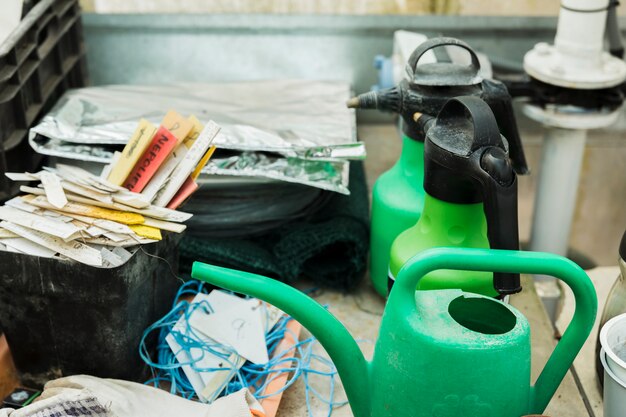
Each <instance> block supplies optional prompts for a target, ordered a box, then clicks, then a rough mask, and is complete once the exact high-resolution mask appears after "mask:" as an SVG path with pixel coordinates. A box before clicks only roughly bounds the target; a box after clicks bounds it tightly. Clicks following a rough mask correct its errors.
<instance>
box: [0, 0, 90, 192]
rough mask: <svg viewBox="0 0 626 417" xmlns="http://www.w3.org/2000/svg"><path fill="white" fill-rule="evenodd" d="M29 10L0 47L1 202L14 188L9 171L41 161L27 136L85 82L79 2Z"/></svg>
mask: <svg viewBox="0 0 626 417" xmlns="http://www.w3.org/2000/svg"><path fill="white" fill-rule="evenodd" d="M27 7H28V8H30V10H29V11H28V12H27V13H26V15H25V16H24V18H23V19H22V21H21V23H20V24H19V26H18V27H17V28H16V29H15V30H14V31H13V32H12V33H11V35H10V36H9V38H8V39H7V40H6V41H5V42H4V43H3V44H0V201H2V200H5V199H7V198H10V197H12V196H13V195H14V194H16V193H17V191H18V190H17V189H16V188H15V186H14V185H13V184H11V183H10V182H9V181H8V180H7V178H6V177H5V176H4V172H7V171H33V170H35V169H36V168H37V166H38V165H39V164H40V162H41V157H40V156H38V155H37V154H35V152H33V151H32V150H31V148H30V147H29V146H28V144H27V133H28V129H30V128H31V127H32V126H33V125H34V124H35V123H36V122H37V121H38V120H39V118H40V117H41V116H42V115H43V114H45V112H47V111H48V110H50V108H51V107H52V106H53V105H54V103H55V102H56V101H57V100H58V99H59V97H60V96H61V95H62V94H63V93H64V92H65V91H66V90H68V89H70V88H76V87H83V86H85V85H86V83H87V70H86V62H85V46H84V41H83V28H82V22H81V18H80V16H81V15H80V7H79V4H78V0H38V1H36V0H31V1H30V2H27Z"/></svg>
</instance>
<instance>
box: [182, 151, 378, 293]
mask: <svg viewBox="0 0 626 417" xmlns="http://www.w3.org/2000/svg"><path fill="white" fill-rule="evenodd" d="M350 165H351V167H350V192H351V194H350V195H349V196H345V195H341V194H334V195H333V197H332V198H331V199H330V201H329V202H328V203H327V204H326V206H324V207H323V208H322V209H321V210H320V211H318V212H316V213H314V214H312V215H310V216H309V217H307V218H304V219H299V220H296V221H294V222H291V223H288V224H285V225H282V226H280V227H278V228H276V229H274V230H273V231H271V232H269V233H266V234H264V235H262V236H256V237H253V238H248V239H241V238H237V239H227V238H220V239H209V238H196V237H191V236H185V237H184V238H183V240H182V242H181V246H180V254H181V255H180V265H181V269H182V271H183V273H185V274H189V272H190V271H191V264H192V263H193V262H194V261H201V262H205V263H210V264H215V265H220V266H225V267H229V268H236V269H240V270H243V271H248V272H255V273H258V274H262V275H266V276H270V277H273V278H277V279H280V280H281V281H284V282H293V281H295V280H296V279H298V278H301V277H306V278H309V279H311V280H313V281H314V282H315V283H316V284H317V285H321V286H327V287H334V288H340V289H344V290H350V289H352V288H354V287H355V286H356V285H357V284H358V282H359V281H360V280H361V278H362V277H363V275H364V273H365V268H366V263H367V253H368V249H369V201H368V192H367V184H366V182H365V173H364V171H363V164H362V163H361V162H353V163H351V164H350Z"/></svg>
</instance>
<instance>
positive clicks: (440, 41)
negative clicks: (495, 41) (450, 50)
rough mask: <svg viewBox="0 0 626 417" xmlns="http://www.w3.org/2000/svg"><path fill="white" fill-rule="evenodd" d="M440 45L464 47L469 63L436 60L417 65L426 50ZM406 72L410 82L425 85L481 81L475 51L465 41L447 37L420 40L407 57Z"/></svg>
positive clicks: (452, 84)
mask: <svg viewBox="0 0 626 417" xmlns="http://www.w3.org/2000/svg"><path fill="white" fill-rule="evenodd" d="M441 46H458V47H460V48H463V49H465V50H466V51H467V52H468V53H469V56H470V64H469V65H460V64H454V63H451V62H436V63H429V64H421V65H418V64H419V61H420V59H421V58H422V57H423V56H424V54H425V53H426V52H428V51H430V50H431V49H435V48H439V47H441ZM406 72H407V75H408V77H409V80H411V82H413V83H415V84H419V85H427V86H445V87H450V86H462V85H476V84H478V83H480V82H481V81H482V77H481V76H480V75H479V72H480V62H479V61H478V56H477V55H476V52H474V50H473V49H472V48H471V47H470V46H469V45H468V44H466V43H465V42H463V41H461V40H459V39H455V38H447V37H439V38H431V39H428V40H427V41H425V42H422V43H421V44H420V45H419V46H418V47H417V48H416V49H415V51H413V53H412V54H411V56H410V57H409V61H408V63H407V65H406Z"/></svg>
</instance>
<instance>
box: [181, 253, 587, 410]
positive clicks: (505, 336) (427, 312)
mask: <svg viewBox="0 0 626 417" xmlns="http://www.w3.org/2000/svg"><path fill="white" fill-rule="evenodd" d="M439 269H448V270H450V269H451V270H471V271H490V272H510V273H526V274H540V275H552V276H554V277H557V278H560V279H561V280H562V281H563V282H565V283H566V284H567V285H568V286H569V287H570V288H571V289H572V290H573V292H574V296H575V298H576V311H575V313H574V317H573V318H572V322H571V323H570V325H569V327H568V328H567V331H566V332H565V333H564V334H563V337H562V338H561V340H560V341H559V343H558V344H557V345H556V348H555V349H554V352H552V356H550V359H549V360H548V362H547V363H546V365H545V367H544V369H543V371H542V372H541V375H539V378H537V381H536V383H535V385H534V386H531V385H530V357H531V355H530V326H529V324H528V321H527V320H526V318H525V317H524V316H523V315H522V314H521V313H520V312H519V311H518V310H516V309H515V308H513V307H511V306H510V305H507V304H504V303H502V302H500V301H498V300H495V299H492V298H489V297H485V296H482V295H477V294H471V293H464V292H462V291H461V290H450V289H446V290H428V291H426V290H425V291H415V288H416V286H417V284H418V282H419V280H420V279H421V278H422V277H423V276H424V275H426V274H428V273H429V272H431V271H435V270H439ZM192 276H193V277H194V278H196V279H199V280H202V281H206V282H209V283H211V284H214V285H217V286H220V287H223V288H227V289H229V290H232V291H235V292H239V293H243V294H248V295H251V296H254V297H256V298H259V299H261V300H264V301H267V302H269V303H270V304H273V305H275V306H276V307H278V308H280V309H281V310H283V311H285V312H286V313H287V314H289V315H291V316H292V317H293V318H294V319H296V320H298V321H299V322H300V323H301V324H302V325H303V326H304V327H306V328H307V329H308V330H309V331H310V332H311V333H312V334H313V335H314V336H315V337H316V338H317V339H318V340H319V341H320V343H321V344H322V345H323V346H324V348H325V349H326V351H327V352H328V354H329V355H330V356H331V358H332V360H333V362H334V363H335V366H336V367H337V370H338V372H339V376H340V377H341V381H342V382H343V385H344V387H345V390H346V393H347V395H348V400H349V401H350V406H351V408H352V411H353V413H354V415H355V417H520V416H523V415H526V414H541V413H542V412H543V411H544V409H545V408H546V406H547V405H548V402H549V401H550V399H551V398H552V395H554V392H555V391H556V389H557V387H558V385H559V384H560V382H561V380H562V379H563V377H564V376H565V373H566V372H567V370H568V369H569V367H570V365H571V364H572V362H573V360H574V358H575V357H576V355H577V353H578V351H579V350H580V348H581V347H582V345H583V343H584V342H585V340H586V339H587V336H588V335H589V332H590V331H591V328H592V326H593V323H594V320H595V317H596V310H597V299H596V295H595V290H594V287H593V285H592V284H591V281H590V279H589V277H587V275H586V274H585V272H584V271H583V270H582V269H580V267H578V266H577V265H576V264H574V263H573V262H571V261H569V260H567V259H565V258H562V257H559V256H556V255H550V254H546V253H533V252H519V251H506V250H491V249H468V248H435V249H429V250H427V251H424V252H421V253H420V254H418V255H416V256H415V257H413V258H412V259H411V260H410V261H409V262H408V263H407V264H406V265H405V266H404V267H403V268H402V269H401V270H400V272H399V273H398V276H397V279H396V283H395V285H394V286H393V288H392V290H391V293H390V295H389V300H388V302H387V306H386V308H385V312H384V314H383V318H382V324H381V327H380V332H379V337H378V342H377V344H376V348H375V351H374V358H373V360H372V361H371V362H368V361H367V360H366V359H365V358H364V356H363V354H362V353H361V350H360V349H359V346H358V344H357V343H356V341H355V340H354V339H353V338H352V336H351V335H350V333H349V332H348V330H347V329H346V328H345V327H344V326H343V325H342V324H341V323H340V322H339V321H338V320H337V319H336V318H335V317H334V316H333V315H332V314H331V313H329V312H328V311H327V310H326V309H325V308H324V307H322V306H321V305H319V304H318V303H317V302H316V301H314V300H313V299H311V298H309V297H308V296H306V295H304V294H303V293H301V292H300V291H298V290H296V289H294V288H292V287H290V286H288V285H286V284H283V283H281V282H278V281H275V280H272V279H269V278H266V277H262V276H259V275H255V274H250V273H245V272H240V271H234V270H231V269H226V268H220V267H216V266H212V265H206V264H203V263H199V262H196V263H195V264H194V265H193V272H192Z"/></svg>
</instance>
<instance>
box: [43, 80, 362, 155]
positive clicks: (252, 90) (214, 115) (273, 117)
mask: <svg viewBox="0 0 626 417" xmlns="http://www.w3.org/2000/svg"><path fill="white" fill-rule="evenodd" d="M350 96H351V89H350V85H349V84H348V83H345V82H339V81H310V80H277V81H247V82H236V83H235V82H226V83H213V84H172V85H109V86H101V87H88V88H81V89H76V90H70V91H68V92H67V93H65V94H64V95H63V97H61V99H60V100H59V101H58V103H57V104H56V106H55V107H54V108H53V109H52V110H51V111H50V112H49V113H48V114H47V115H46V116H45V117H44V118H43V119H42V121H41V122H40V123H39V124H38V125H37V126H35V127H34V128H33V129H31V131H32V132H34V133H38V134H40V135H42V136H45V137H46V138H49V139H56V140H61V141H64V142H70V143H74V144H84V145H94V144H118V145H119V144H125V143H126V142H127V141H128V138H129V137H130V136H131V134H132V132H133V130H134V129H135V127H136V125H137V121H138V120H139V119H141V118H145V119H148V120H150V121H151V122H153V123H156V124H158V123H159V122H160V120H161V119H162V117H163V115H164V114H165V113H166V112H167V111H168V110H169V109H175V110H177V111H178V112H180V113H182V114H194V115H196V117H198V119H200V120H201V121H203V122H207V121H208V120H209V119H210V120H213V121H215V122H216V123H218V124H219V125H220V126H222V130H221V132H220V134H219V135H218V136H217V137H216V139H215V145H217V146H218V147H219V148H222V149H232V150H239V151H268V152H276V153H279V154H281V155H284V156H288V157H298V158H300V159H310V160H343V159H363V158H364V157H365V147H364V146H363V144H362V143H359V142H357V140H356V121H355V113H354V111H353V110H351V109H347V108H346V105H345V102H346V100H347V99H348V98H350ZM31 138H32V135H31Z"/></svg>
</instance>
